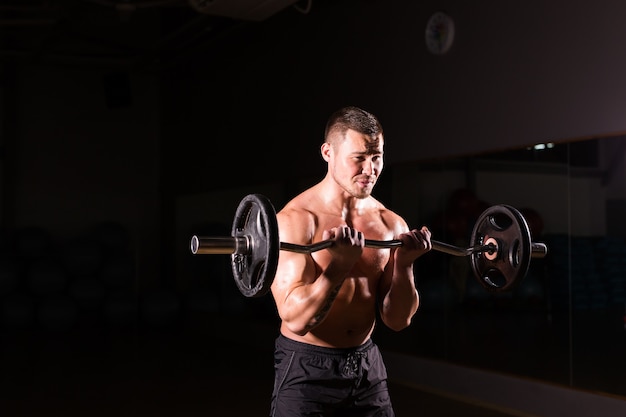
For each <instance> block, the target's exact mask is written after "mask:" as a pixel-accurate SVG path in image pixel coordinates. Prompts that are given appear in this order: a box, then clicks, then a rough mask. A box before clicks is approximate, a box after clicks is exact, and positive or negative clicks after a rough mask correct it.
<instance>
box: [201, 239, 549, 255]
mask: <svg viewBox="0 0 626 417" xmlns="http://www.w3.org/2000/svg"><path fill="white" fill-rule="evenodd" d="M333 243H334V241H333V240H323V241H321V242H317V243H313V244H310V245H297V244H295V243H285V242H280V249H281V250H286V251H289V252H297V253H312V252H317V251H319V250H322V249H326V248H328V247H330V246H332V245H333ZM430 243H431V244H432V247H433V250H436V251H438V252H444V253H447V254H449V255H454V256H469V255H471V254H472V253H474V252H489V253H493V252H495V251H496V250H497V248H496V247H495V246H494V245H492V244H489V245H484V246H481V245H477V246H472V247H469V248H465V249H463V248H460V247H458V246H454V245H450V244H447V243H443V242H438V241H436V240H431V241H430ZM399 246H402V241H401V240H398V239H394V240H371V239H365V247H367V248H379V249H383V248H395V247H399ZM249 250H250V249H249V243H248V239H247V238H246V237H245V236H239V237H232V236H228V237H198V236H193V237H192V238H191V252H192V253H193V254H201V255H219V254H221V255H231V254H233V253H241V254H245V253H248V252H249ZM531 250H532V251H531V256H532V257H533V258H543V257H544V256H546V254H547V253H548V247H547V246H546V245H545V244H543V243H535V242H533V243H531Z"/></svg>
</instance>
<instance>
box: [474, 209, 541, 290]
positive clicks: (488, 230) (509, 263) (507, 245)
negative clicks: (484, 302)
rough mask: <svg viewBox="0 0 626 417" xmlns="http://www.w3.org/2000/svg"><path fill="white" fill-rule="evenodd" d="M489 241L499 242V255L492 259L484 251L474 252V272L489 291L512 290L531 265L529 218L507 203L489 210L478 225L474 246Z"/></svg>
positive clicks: (475, 229)
mask: <svg viewBox="0 0 626 417" xmlns="http://www.w3.org/2000/svg"><path fill="white" fill-rule="evenodd" d="M489 238H493V239H495V240H496V242H497V243H498V250H497V256H496V257H495V258H494V259H491V260H490V259H487V257H486V256H485V253H483V252H474V253H472V254H471V255H470V258H471V259H470V263H471V265H472V270H473V271H474V275H475V276H476V278H477V279H478V282H480V283H481V285H482V286H483V287H485V288H486V289H487V290H488V291H491V292H503V291H510V290H512V289H513V288H514V287H515V286H517V285H518V284H519V282H520V281H521V280H522V279H523V278H524V277H525V276H526V274H527V273H528V267H529V266H530V258H531V254H532V247H531V245H532V242H531V236H530V229H529V227H528V224H527V223H526V219H524V216H523V215H522V214H521V213H520V212H519V211H518V210H517V209H515V208H514V207H512V206H509V205H506V204H500V205H496V206H492V207H489V208H488V209H486V210H485V211H484V212H483V213H482V214H481V215H480V216H479V217H478V220H477V221H476V224H475V225H474V229H473V231H472V236H471V239H470V246H471V247H473V246H482V245H484V244H485V241H486V240H487V239H489Z"/></svg>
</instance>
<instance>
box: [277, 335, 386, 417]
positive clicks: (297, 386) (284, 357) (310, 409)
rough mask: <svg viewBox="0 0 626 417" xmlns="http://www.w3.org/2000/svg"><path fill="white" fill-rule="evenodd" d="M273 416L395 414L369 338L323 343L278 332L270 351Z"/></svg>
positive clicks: (382, 416)
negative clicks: (353, 343)
mask: <svg viewBox="0 0 626 417" xmlns="http://www.w3.org/2000/svg"><path fill="white" fill-rule="evenodd" d="M274 371H275V376H274V391H273V393H272V406H271V414H270V416H271V417H298V416H317V417H320V416H324V417H326V416H341V417H344V416H345V417H347V416H377V417H393V416H394V415H395V414H394V412H393V408H392V406H391V400H390V398H389V392H388V390H387V370H386V369H385V365H384V363H383V359H382V356H381V354H380V351H379V349H378V346H376V344H375V343H374V342H373V341H372V340H371V339H370V340H368V341H367V342H366V343H364V344H363V345H361V346H358V347H355V348H348V349H339V348H325V347H320V346H314V345H309V344H307V343H301V342H297V341H295V340H292V339H288V338H286V337H285V336H283V335H279V336H278V338H277V339H276V345H275V351H274Z"/></svg>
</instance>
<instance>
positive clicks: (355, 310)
mask: <svg viewBox="0 0 626 417" xmlns="http://www.w3.org/2000/svg"><path fill="white" fill-rule="evenodd" d="M370 250H371V249H370ZM370 250H368V249H365V251H366V252H369V251H370ZM364 255H365V256H364V258H362V261H361V262H359V263H358V264H357V265H356V266H355V268H354V270H353V271H352V274H351V275H352V276H353V277H349V278H346V279H345V281H344V282H343V284H342V286H341V290H340V291H339V294H337V298H336V299H335V301H334V302H333V305H332V307H331V308H330V310H329V311H328V314H327V316H326V317H325V318H324V320H323V321H322V322H321V323H320V324H319V325H318V326H316V327H315V328H313V329H311V330H310V331H309V332H308V333H306V334H305V335H302V336H300V335H297V334H295V333H292V332H290V331H289V329H287V326H284V325H283V326H281V332H282V333H283V335H285V336H286V337H289V338H290V339H294V340H297V341H300V342H304V343H309V344H313V345H317V346H326V347H339V348H349V347H356V346H360V345H362V344H363V343H365V342H366V341H367V340H368V339H369V338H370V336H371V334H372V332H373V331H374V326H375V323H376V309H377V305H376V303H377V300H376V299H377V291H376V289H377V286H378V280H379V277H380V275H381V274H382V270H381V267H380V264H379V261H380V256H379V254H376V255H375V256H373V257H369V259H370V262H367V261H366V260H367V259H368V257H367V256H366V254H365V252H364ZM377 258H378V259H377ZM375 259H376V262H374V263H375V264H378V265H374V264H372V262H371V261H372V260H375ZM368 263H369V265H368ZM365 271H370V272H369V275H370V276H369V277H368V276H367V275H368V274H366V273H365ZM372 271H374V272H372Z"/></svg>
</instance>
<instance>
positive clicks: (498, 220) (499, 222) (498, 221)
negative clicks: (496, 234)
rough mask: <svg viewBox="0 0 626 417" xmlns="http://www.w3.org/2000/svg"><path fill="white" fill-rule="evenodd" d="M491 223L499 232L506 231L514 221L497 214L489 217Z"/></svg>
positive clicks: (502, 214) (504, 215)
mask: <svg viewBox="0 0 626 417" xmlns="http://www.w3.org/2000/svg"><path fill="white" fill-rule="evenodd" d="M489 222H490V223H491V225H492V226H493V227H494V228H496V229H498V230H506V229H508V228H509V227H511V225H512V224H513V219H511V218H510V217H509V216H507V215H506V214H504V213H495V214H493V215H491V216H490V217H489Z"/></svg>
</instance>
